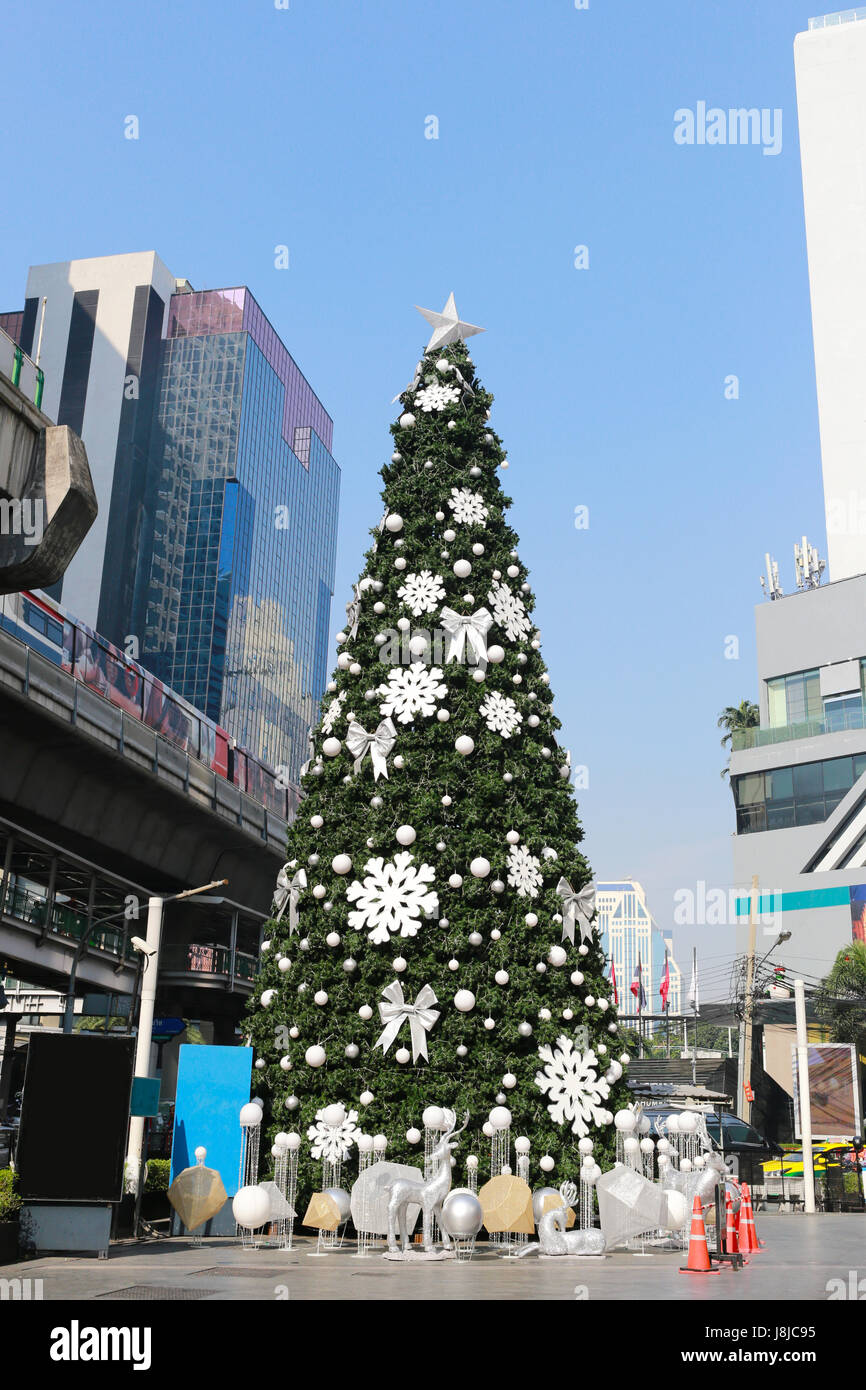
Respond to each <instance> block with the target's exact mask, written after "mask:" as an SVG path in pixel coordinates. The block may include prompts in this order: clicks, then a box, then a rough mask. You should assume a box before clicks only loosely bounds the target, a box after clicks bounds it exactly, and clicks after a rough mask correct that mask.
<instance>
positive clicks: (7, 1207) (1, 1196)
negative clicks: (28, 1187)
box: [0, 1168, 21, 1221]
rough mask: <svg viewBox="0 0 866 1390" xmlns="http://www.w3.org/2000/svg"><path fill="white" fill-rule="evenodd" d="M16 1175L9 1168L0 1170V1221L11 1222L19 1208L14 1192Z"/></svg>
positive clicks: (18, 1198)
mask: <svg viewBox="0 0 866 1390" xmlns="http://www.w3.org/2000/svg"><path fill="white" fill-rule="evenodd" d="M15 1179H16V1175H15V1173H14V1172H13V1171H12V1169H11V1168H0V1221H11V1220H12V1219H13V1217H14V1216H15V1214H16V1213H17V1211H18V1208H19V1207H20V1206H21V1198H20V1197H19V1196H18V1193H17V1192H16V1191H15V1190H14V1188H15Z"/></svg>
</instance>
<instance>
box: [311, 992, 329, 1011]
mask: <svg viewBox="0 0 866 1390" xmlns="http://www.w3.org/2000/svg"><path fill="white" fill-rule="evenodd" d="M327 1002H328V992H327V990H324V989H317V990H316V992H315V994H314V995H313V1003H314V1004H318V1006H319V1008H320V1009H323V1008H324V1007H325V1005H326V1004H327Z"/></svg>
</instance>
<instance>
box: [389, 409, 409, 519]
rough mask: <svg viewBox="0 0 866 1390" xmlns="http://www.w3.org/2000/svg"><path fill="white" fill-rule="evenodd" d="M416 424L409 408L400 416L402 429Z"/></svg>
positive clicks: (407, 428)
mask: <svg viewBox="0 0 866 1390" xmlns="http://www.w3.org/2000/svg"><path fill="white" fill-rule="evenodd" d="M414 424H415V416H414V415H413V414H412V412H411V410H407V411H406V412H405V414H403V415H401V416H400V428H401V430H411V428H412V426H413V425H414ZM385 525H386V526H387V525H388V523H387V521H386V522H385ZM389 529H390V528H389ZM398 529H399V528H398Z"/></svg>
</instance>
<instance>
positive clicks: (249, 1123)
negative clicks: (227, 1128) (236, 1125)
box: [238, 1100, 262, 1129]
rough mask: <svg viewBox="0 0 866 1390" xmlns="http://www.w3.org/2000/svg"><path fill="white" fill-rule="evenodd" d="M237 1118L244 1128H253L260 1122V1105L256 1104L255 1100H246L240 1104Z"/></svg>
mask: <svg viewBox="0 0 866 1390" xmlns="http://www.w3.org/2000/svg"><path fill="white" fill-rule="evenodd" d="M238 1118H239V1120H240V1123H241V1124H242V1125H243V1126H244V1128H245V1129H247V1128H249V1129H254V1128H255V1126H256V1125H260V1124H261V1122H262V1108H261V1106H260V1105H256V1103H255V1101H252V1100H251V1101H248V1102H247V1104H246V1105H242V1106H241V1113H240V1115H239V1117H238Z"/></svg>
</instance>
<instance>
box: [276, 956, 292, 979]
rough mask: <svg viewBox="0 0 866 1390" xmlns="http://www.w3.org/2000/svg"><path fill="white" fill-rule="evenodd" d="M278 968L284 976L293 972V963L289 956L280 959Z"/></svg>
mask: <svg viewBox="0 0 866 1390" xmlns="http://www.w3.org/2000/svg"><path fill="white" fill-rule="evenodd" d="M277 968H278V969H279V970H281V971H282V973H283V974H284V975H285V973H286V971H287V970H291V968H292V962H291V961H290V960H289V958H288V956H281V957H280V959H279V960H278V962H277Z"/></svg>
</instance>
